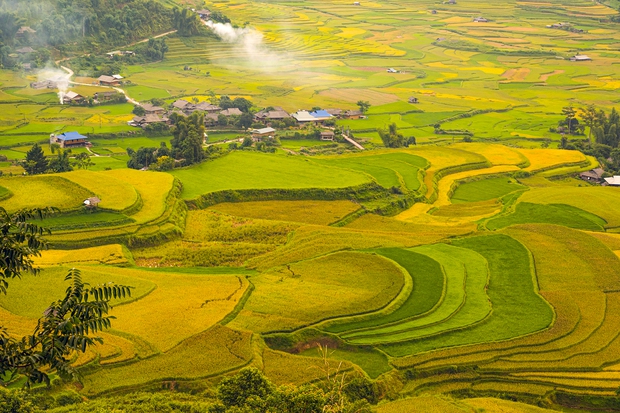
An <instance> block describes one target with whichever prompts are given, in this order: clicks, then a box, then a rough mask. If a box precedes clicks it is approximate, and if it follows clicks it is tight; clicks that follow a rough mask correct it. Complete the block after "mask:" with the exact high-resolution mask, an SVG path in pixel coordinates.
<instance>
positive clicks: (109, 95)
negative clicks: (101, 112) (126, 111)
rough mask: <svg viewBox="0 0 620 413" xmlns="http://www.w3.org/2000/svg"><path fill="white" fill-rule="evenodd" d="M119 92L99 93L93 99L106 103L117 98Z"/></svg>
mask: <svg viewBox="0 0 620 413" xmlns="http://www.w3.org/2000/svg"><path fill="white" fill-rule="evenodd" d="M117 94H118V92H97V93H95V94H94V95H93V99H95V100H96V101H98V102H105V101H108V100H110V99H112V98H113V97H114V96H116V95H117Z"/></svg>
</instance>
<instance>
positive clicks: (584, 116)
mask: <svg viewBox="0 0 620 413" xmlns="http://www.w3.org/2000/svg"><path fill="white" fill-rule="evenodd" d="M580 111H581V116H580V117H581V120H582V121H583V122H584V123H585V124H586V126H588V128H589V131H588V142H589V143H590V145H591V144H592V129H593V128H594V127H596V126H598V125H599V124H600V123H601V121H602V119H601V114H600V113H599V111H597V110H596V107H595V106H594V105H588V106H586V107H585V108H581V109H580ZM603 116H604V113H603Z"/></svg>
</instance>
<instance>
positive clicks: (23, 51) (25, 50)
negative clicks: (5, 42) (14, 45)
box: [15, 46, 35, 54]
mask: <svg viewBox="0 0 620 413" xmlns="http://www.w3.org/2000/svg"><path fill="white" fill-rule="evenodd" d="M15 52H16V53H18V54H30V53H34V52H35V50H34V49H33V48H32V47H30V46H27V47H22V48H20V49H17V50H15Z"/></svg>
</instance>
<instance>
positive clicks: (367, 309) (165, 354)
mask: <svg viewBox="0 0 620 413" xmlns="http://www.w3.org/2000/svg"><path fill="white" fill-rule="evenodd" d="M350 3H352V2H344V1H337V2H334V1H327V0H318V1H316V2H313V3H312V4H311V3H309V2H307V1H298V2H284V1H269V2H263V1H259V0H255V1H250V2H243V1H241V0H230V1H228V2H226V3H225V4H224V3H220V2H207V7H210V8H213V9H214V10H217V9H219V10H224V11H225V14H227V15H228V16H229V17H231V18H232V19H233V21H234V22H236V23H238V22H245V21H248V22H250V23H251V25H252V27H254V28H255V29H256V30H258V31H260V32H261V33H262V35H263V42H262V44H261V46H260V47H259V50H258V51H257V53H258V55H260V56H261V59H262V60H261V61H262V62H264V64H261V65H259V64H257V63H256V55H252V53H250V54H248V52H247V50H244V48H243V47H242V46H241V45H240V44H235V43H232V44H231V43H225V42H219V41H216V40H214V39H208V38H181V37H173V38H170V39H168V44H169V48H170V50H169V52H168V53H167V55H166V59H165V60H164V61H163V62H159V63H156V64H152V65H151V64H148V65H146V64H145V65H142V66H130V67H127V68H126V69H127V73H126V75H127V76H126V77H127V78H128V79H130V80H131V81H132V82H133V83H134V84H135V85H134V86H131V87H129V88H128V91H129V92H130V94H131V95H132V96H135V97H137V98H138V99H140V100H146V99H150V98H153V97H161V98H165V99H167V101H168V102H169V101H172V100H173V99H176V98H177V97H183V96H184V97H187V98H190V96H192V97H193V96H197V97H200V98H201V99H206V98H207V97H208V96H209V95H210V93H211V92H213V93H215V94H216V95H224V94H227V95H230V96H232V97H236V96H244V97H246V98H248V99H251V100H252V101H253V102H254V103H255V104H256V105H257V106H261V107H262V106H270V105H273V106H283V107H284V108H285V109H287V110H291V111H292V110H297V109H299V108H303V107H305V108H311V107H315V106H316V107H322V108H342V109H354V108H355V107H356V102H357V101H358V100H360V99H362V100H369V101H370V103H371V105H372V106H371V108H370V110H369V111H368V113H367V114H366V115H367V118H366V119H349V120H340V121H338V126H343V127H346V128H350V129H351V131H352V132H353V134H354V136H355V137H356V139H360V140H361V141H363V144H364V145H365V146H366V147H367V149H369V150H365V151H363V152H358V153H352V152H346V153H343V154H331V155H320V156H296V155H293V154H290V155H288V154H287V155H285V154H283V151H279V153H277V154H265V153H259V152H256V151H249V150H244V151H235V152H232V153H230V154H228V155H226V156H222V157H220V158H217V159H215V160H211V161H208V162H204V163H203V164H200V165H196V166H193V167H189V168H182V169H177V170H174V171H173V172H171V173H159V172H144V171H134V170H128V169H126V168H124V164H125V162H126V155H123V153H124V152H125V150H126V148H128V147H131V148H133V149H137V148H139V147H141V146H157V145H158V144H159V141H160V140H164V141H169V138H166V137H164V138H161V139H160V138H157V137H154V138H147V137H142V136H137V137H132V138H128V137H125V138H123V137H118V138H114V139H105V140H103V139H102V140H95V142H94V143H95V145H94V146H93V150H94V151H96V152H97V153H100V154H102V155H104V154H110V155H113V156H109V157H107V156H100V157H96V158H95V157H94V158H93V160H94V161H95V163H96V166H95V167H93V168H92V169H93V171H74V172H71V173H66V174H61V175H44V176H40V177H21V176H13V177H10V176H3V177H1V178H0V199H1V201H0V207H3V208H5V209H7V210H9V211H13V210H16V209H18V208H23V207H42V206H48V205H50V206H55V207H58V208H59V209H60V210H61V214H60V215H57V216H54V217H51V218H49V219H47V220H46V221H44V222H43V223H44V224H45V225H48V226H51V227H52V228H53V229H54V234H53V235H52V236H50V237H47V239H48V240H49V241H50V242H51V244H52V245H51V246H52V249H50V250H47V251H43V253H42V254H41V256H40V257H37V258H36V259H35V263H36V264H37V265H40V266H41V267H42V268H43V270H42V272H41V275H40V276H39V278H35V277H31V276H24V277H23V279H21V280H14V281H12V282H11V285H10V288H9V294H8V295H7V296H3V297H0V319H1V320H2V324H3V326H6V327H8V328H9V330H10V331H11V332H12V333H13V334H14V335H16V336H19V335H23V334H26V333H27V332H28V331H29V330H30V329H32V328H33V326H34V323H35V322H36V319H37V318H38V317H39V316H40V314H41V313H42V312H43V311H44V310H45V309H46V308H47V306H48V305H49V302H51V301H53V300H54V299H56V298H57V297H58V296H60V295H62V292H63V291H64V288H65V285H64V282H63V281H62V280H63V277H64V275H65V274H66V272H67V271H68V269H69V268H70V267H72V266H77V267H79V268H80V269H81V270H82V272H83V273H84V276H85V280H86V281H88V282H90V283H91V284H99V283H106V282H109V281H114V282H117V283H123V284H127V285H130V286H132V287H133V290H132V297H131V298H128V299H125V300H123V301H117V302H113V305H114V308H113V310H112V314H113V315H114V316H115V317H116V319H115V320H113V329H111V330H109V331H107V332H106V333H104V335H103V337H104V340H105V344H104V345H102V346H97V347H94V348H92V349H90V350H89V352H87V353H85V354H82V355H79V356H76V357H75V364H76V366H79V368H80V372H81V373H82V376H81V378H80V382H81V383H80V385H79V386H77V387H73V388H80V389H81V392H82V394H84V395H86V396H98V395H101V394H103V393H106V392H108V391H109V392H131V391H135V390H140V389H148V390H152V389H160V388H162V387H167V386H170V384H171V383H175V385H178V386H180V387H179V388H180V389H181V390H183V391H186V390H187V391H192V392H193V391H202V390H203V389H204V388H206V387H209V386H211V385H212V384H213V383H215V382H217V381H218V380H219V379H220V378H221V377H222V376H223V375H225V374H228V373H230V372H235V371H237V370H239V369H240V368H241V367H243V366H247V365H252V366H255V367H258V368H260V369H261V370H262V371H263V372H264V373H265V374H266V375H267V376H268V377H270V378H271V379H272V380H273V381H274V382H276V383H278V384H290V383H293V384H304V383H308V382H310V381H314V380H320V379H321V374H322V373H320V370H319V369H317V366H319V365H321V364H322V363H323V364H324V361H323V360H321V358H320V357H317V355H318V352H317V350H316V347H317V345H318V344H322V345H327V346H328V347H329V355H328V359H329V363H332V364H333V365H340V363H342V365H341V367H342V369H343V370H346V372H347V375H348V374H351V375H358V374H359V375H366V376H368V377H370V378H372V379H373V380H376V382H377V386H378V388H379V389H381V391H382V392H385V394H389V397H390V398H398V397H400V396H408V395H419V394H421V393H424V394H425V396H424V397H422V398H419V399H417V400H416V399H412V400H399V401H394V402H390V403H387V402H384V403H382V404H380V405H379V406H377V407H376V411H378V412H386V413H389V412H396V411H398V412H400V411H413V412H415V411H420V412H422V411H424V412H428V411H438V412H451V411H455V412H456V411H459V412H462V411H465V412H468V411H469V412H477V411H481V410H482V409H484V411H487V412H495V411H497V412H513V411H514V412H543V411H544V410H543V409H541V408H538V407H533V406H530V405H523V404H519V403H513V402H508V401H502V400H498V399H491V398H472V399H457V398H459V397H460V396H462V395H468V396H475V395H478V396H496V395H498V394H502V395H506V397H512V398H515V399H516V400H522V401H527V402H529V403H539V404H541V405H545V406H553V407H558V406H560V407H563V406H562V402H560V401H559V400H560V398H561V395H562V394H565V393H566V394H570V395H571V397H573V396H574V397H579V398H580V399H579V400H581V402H583V403H585V402H586V401H588V400H590V401H592V400H595V401H596V400H599V399H592V398H595V397H607V399H604V401H605V402H606V403H611V402H610V400H611V401H613V400H615V399H612V398H613V397H616V391H617V389H618V387H619V386H620V376H618V371H619V368H618V366H619V365H620V356H619V355H618V354H620V335H618V328H617V326H618V324H619V323H620V319H619V317H620V316H619V314H620V295H619V293H618V291H620V270H619V268H620V265H619V264H620V261H619V260H620V253H619V251H620V239H619V237H618V234H617V232H618V231H619V230H618V229H619V228H620V209H619V208H618V205H619V204H620V202H619V201H620V198H619V197H620V195H619V194H620V192H619V191H618V190H617V188H611V187H606V188H604V187H597V186H590V185H586V184H584V183H582V182H580V181H577V180H576V179H575V174H576V173H577V172H579V171H581V170H587V169H590V168H592V167H593V166H596V160H595V159H593V158H591V157H586V156H584V155H582V154H581V153H579V152H577V151H568V150H559V149H555V147H556V142H555V141H558V140H559V139H560V135H559V134H555V133H553V132H550V131H549V128H550V127H555V126H557V122H558V121H559V120H561V115H560V112H561V109H562V107H563V106H565V105H567V104H569V103H570V102H578V103H579V105H581V104H582V103H583V104H584V105H585V104H587V103H594V104H596V105H597V107H600V108H603V109H606V110H607V109H610V108H611V106H613V102H615V101H617V96H616V95H617V89H618V86H619V85H620V83H619V82H620V78H619V77H618V75H617V74H616V73H615V72H614V70H613V68H614V67H616V66H617V64H618V63H619V62H620V60H619V59H620V55H618V53H616V52H615V50H617V49H618V47H620V43H619V40H618V39H620V36H618V26H617V24H612V23H611V22H609V21H608V20H607V19H608V17H609V16H612V15H613V13H615V11H613V10H612V9H610V8H609V7H607V6H605V5H603V4H599V3H595V2H589V1H585V0H575V1H572V2H569V3H566V2H564V3H560V2H557V1H555V0H554V1H551V2H547V3H536V2H503V3H488V2H487V3H482V2H479V1H478V2H475V1H474V2H470V1H464V0H463V1H460V0H459V1H458V2H457V4H455V5H451V4H447V3H446V4H439V3H437V2H434V1H433V2H431V1H430V0H422V1H419V2H415V3H414V2H410V3H408V4H400V3H396V2H387V1H382V0H381V1H376V2H362V4H361V5H360V6H353V5H352V4H350ZM431 10H436V12H437V13H436V14H433V13H431ZM478 15H484V16H485V17H487V18H489V20H491V21H490V22H488V23H474V22H472V21H471V20H472V18H473V16H478ZM557 21H571V22H572V23H573V24H574V25H576V26H577V27H583V28H584V29H585V31H584V32H583V33H574V34H573V33H571V36H567V35H566V33H565V32H563V31H560V30H553V29H548V28H546V27H545V26H546V25H548V24H553V23H557ZM577 50H579V51H580V52H584V53H586V52H587V53H588V55H590V56H591V57H592V58H593V62H570V61H569V60H568V57H570V56H571V55H573V54H574V53H575V52H576V51H577ZM186 65H190V66H192V68H193V69H194V70H191V71H185V70H183V67H184V66H186ZM390 67H395V68H396V69H398V70H399V71H401V73H388V72H387V71H386V69H387V68H390ZM207 72H208V75H207ZM0 74H1V76H0V81H1V82H3V83H2V85H1V86H2V90H1V91H0V106H1V107H2V108H1V109H4V111H2V113H3V114H6V115H7V117H8V116H10V117H11V119H6V120H5V119H4V118H2V117H1V116H0V141H2V142H3V148H5V149H2V151H0V154H5V155H7V156H9V155H10V157H14V158H18V157H23V154H24V153H25V151H27V150H28V148H29V147H30V146H31V144H32V143H33V142H36V141H45V140H46V139H47V138H46V136H47V134H49V133H51V132H53V131H55V130H57V129H58V130H59V129H63V130H64V129H67V128H71V129H72V130H73V129H75V130H78V131H83V132H84V133H86V132H90V133H99V132H118V131H122V130H126V125H125V122H126V117H127V116H129V115H128V114H129V112H130V111H131V107H130V106H118V107H114V108H104V107H98V108H73V107H71V108H60V107H57V106H56V105H55V104H53V103H52V100H53V99H55V97H54V95H53V94H51V93H41V94H39V93H33V92H32V91H31V90H29V89H26V88H24V86H26V84H27V83H28V82H27V79H25V78H23V77H22V76H21V75H20V76H18V75H16V74H13V73H12V72H11V73H5V71H2V72H0ZM172 96H174V98H172ZM412 96H413V97H417V98H419V103H418V104H409V103H408V98H409V97H412ZM575 105H577V103H575ZM2 116H4V115H2ZM19 119H25V120H24V122H23V124H22V123H20V121H18V120H19ZM52 119H56V120H55V121H54V122H52V121H51V120H52ZM391 123H396V124H397V126H398V127H399V130H400V132H401V133H403V134H404V135H405V136H415V137H416V140H417V143H418V145H416V146H412V147H410V148H403V149H398V150H396V149H383V148H382V149H377V146H380V145H381V142H380V141H379V138H378V134H377V132H376V129H377V128H385V127H387V125H389V124H391ZM436 126H437V127H436ZM435 130H437V132H438V133H435ZM441 131H444V132H443V133H442V132H441ZM468 132H470V133H473V140H474V142H469V143H467V142H460V141H461V140H462V137H463V136H465V135H463V133H468ZM226 133H228V132H226ZM212 136H217V135H212ZM222 136H225V135H222ZM220 137H221V136H220ZM41 138H43V139H41ZM486 139H489V141H488V142H485V140H486ZM491 140H492V141H491ZM547 141H550V142H551V143H549V146H550V148H553V149H543V148H541V147H540V146H541V144H542V143H543V142H545V143H548V142H547ZM431 143H439V145H431ZM503 143H507V145H503ZM299 145H301V144H299V142H296V143H294V144H292V145H291V148H294V150H298V146H299ZM508 145H510V146H508ZM6 148H10V149H6ZM46 150H47V148H46ZM333 153H336V152H333ZM0 167H4V166H0ZM7 167H8V166H7ZM106 167H110V168H114V170H103V169H104V168H106ZM13 168H17V167H13ZM16 170H17V169H16ZM7 174H8V170H7V172H5V175H7ZM567 174H568V177H566V176H564V175H567ZM528 175H531V176H529V177H527V178H526V176H528ZM32 194H37V195H38V196H32ZM95 195H96V196H98V197H100V198H101V200H102V202H101V205H100V207H101V210H100V211H97V212H95V213H86V212H87V211H85V210H84V209H83V207H82V202H83V200H84V199H86V198H87V197H90V196H95ZM203 207H204V208H203ZM201 208H203V209H201ZM71 386H74V384H71ZM438 394H441V396H437V395H438ZM452 397H454V398H452ZM566 397H567V396H566ZM571 400H572V399H571ZM571 403H572V402H571ZM569 404H570V403H569ZM570 408H580V409H583V410H588V408H589V407H588V406H583V405H579V406H575V405H573V404H570Z"/></svg>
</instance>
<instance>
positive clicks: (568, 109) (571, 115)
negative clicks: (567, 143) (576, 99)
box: [562, 106, 576, 133]
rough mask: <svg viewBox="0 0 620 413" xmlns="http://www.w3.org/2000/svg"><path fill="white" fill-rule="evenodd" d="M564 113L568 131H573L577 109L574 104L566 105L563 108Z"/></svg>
mask: <svg viewBox="0 0 620 413" xmlns="http://www.w3.org/2000/svg"><path fill="white" fill-rule="evenodd" d="M562 115H564V117H565V122H566V123H567V124H568V133H573V120H575V115H576V112H575V109H574V108H573V107H572V106H564V107H563V108H562Z"/></svg>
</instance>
